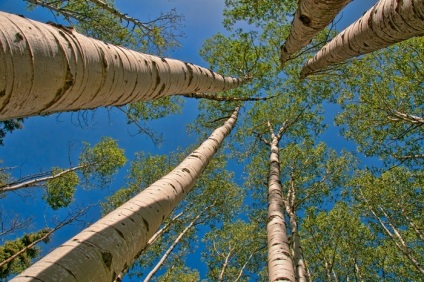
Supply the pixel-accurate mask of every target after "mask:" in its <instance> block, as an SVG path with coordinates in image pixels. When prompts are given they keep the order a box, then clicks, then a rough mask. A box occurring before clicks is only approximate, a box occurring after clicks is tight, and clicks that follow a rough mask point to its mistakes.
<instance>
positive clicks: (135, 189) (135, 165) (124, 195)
mask: <svg viewBox="0 0 424 282" xmlns="http://www.w3.org/2000/svg"><path fill="white" fill-rule="evenodd" d="M176 158H177V155H175V154H171V155H169V156H153V155H151V154H145V153H143V152H140V153H137V154H136V155H135V159H134V161H132V163H131V167H130V171H129V175H128V176H127V178H128V184H127V187H123V188H121V189H119V190H118V191H116V192H115V194H113V195H111V196H109V197H107V199H106V201H105V202H103V203H101V204H100V205H101V207H102V214H103V215H105V214H108V213H109V212H111V211H113V210H114V209H116V208H117V207H119V206H120V205H122V204H123V203H125V202H126V201H128V200H130V199H131V198H132V197H134V196H135V195H137V194H138V193H140V192H141V191H142V190H144V189H145V188H147V187H149V185H150V184H152V183H153V182H155V181H156V180H158V179H160V178H161V177H162V176H164V175H166V174H167V173H168V172H170V171H171V170H172V168H173V167H174V166H175V165H176V163H175V160H176Z"/></svg>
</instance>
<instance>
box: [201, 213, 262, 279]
mask: <svg viewBox="0 0 424 282" xmlns="http://www.w3.org/2000/svg"><path fill="white" fill-rule="evenodd" d="M258 228H259V226H258V225H257V224H256V223H254V222H250V223H247V222H244V221H241V220H238V221H235V222H232V223H230V222H228V223H225V224H224V225H222V226H221V227H220V228H219V229H218V228H217V229H212V230H211V231H209V232H208V233H207V234H206V235H205V236H204V238H203V239H202V241H203V242H204V244H205V246H206V248H205V251H204V252H203V254H202V258H203V260H204V261H205V262H206V263H207V264H208V266H209V271H208V273H207V277H208V279H209V280H210V281H218V278H219V277H220V275H222V277H221V278H222V279H223V280H221V281H235V280H236V279H237V278H238V277H239V276H240V278H239V280H238V281H250V278H252V279H255V281H262V280H261V279H260V276H259V274H260V272H261V271H262V269H263V268H264V266H265V264H266V234H265V233H264V232H258ZM225 264H227V265H225ZM224 265H225V267H224ZM221 273H222V274H221Z"/></svg>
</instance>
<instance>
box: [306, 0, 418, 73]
mask: <svg viewBox="0 0 424 282" xmlns="http://www.w3.org/2000/svg"><path fill="white" fill-rule="evenodd" d="M421 35H424V1H422V0H380V1H379V2H377V4H375V5H374V6H373V7H372V8H371V9H370V10H368V11H367V12H366V13H365V14H364V15H363V16H362V17H361V18H360V19H358V20H357V21H356V22H354V23H353V24H352V25H350V26H349V27H347V28H346V29H345V30H343V31H342V32H341V33H340V34H338V35H337V36H336V37H335V38H334V39H333V40H331V41H330V42H329V43H328V44H326V45H325V46H324V47H323V48H322V49H321V50H320V51H319V52H318V53H317V54H316V55H315V57H313V58H312V59H310V60H309V61H308V62H307V63H306V65H305V66H304V67H303V69H302V71H301V74H300V77H301V78H305V77H306V76H308V75H310V74H312V73H316V72H318V71H320V70H322V69H324V68H326V67H328V66H329V65H332V64H336V63H341V62H343V61H345V60H347V59H349V58H352V57H355V56H359V55H362V54H366V53H370V52H373V51H376V50H379V49H382V48H385V47H387V46H390V45H392V44H395V43H398V42H401V41H403V40H406V39H408V38H411V37H414V36H421Z"/></svg>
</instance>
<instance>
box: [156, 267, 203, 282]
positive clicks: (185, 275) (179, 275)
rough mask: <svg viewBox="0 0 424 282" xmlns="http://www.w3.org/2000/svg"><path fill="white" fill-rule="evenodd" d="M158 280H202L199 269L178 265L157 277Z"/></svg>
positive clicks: (192, 281) (196, 281) (186, 281)
mask: <svg viewBox="0 0 424 282" xmlns="http://www.w3.org/2000/svg"><path fill="white" fill-rule="evenodd" d="M157 281H158V282H167V281H184V282H198V281H200V275H199V271H197V270H196V269H190V268H188V267H183V266H177V267H172V268H170V269H169V270H168V271H166V273H165V274H163V275H162V276H160V277H159V278H158V279H157Z"/></svg>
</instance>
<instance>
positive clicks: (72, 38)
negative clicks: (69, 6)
mask: <svg viewBox="0 0 424 282" xmlns="http://www.w3.org/2000/svg"><path fill="white" fill-rule="evenodd" d="M0 46H1V47H0V64H1V66H2V67H1V68H0V78H1V79H0V120H7V119H11V118H16V117H24V116H30V115H40V114H49V113H54V112H62V111H75V110H80V109H92V108H96V107H101V106H111V105H124V104H127V103H132V102H136V101H145V100H151V99H156V98H160V97H163V96H167V95H174V94H186V93H192V92H219V91H225V90H228V89H231V88H235V87H237V86H239V85H241V83H243V81H244V80H243V79H236V78H230V77H224V76H222V75H219V74H216V73H213V72H212V71H210V70H208V69H205V68H201V67H199V66H195V65H193V64H190V63H185V62H181V61H177V60H173V59H164V58H159V57H155V56H150V55H146V54H142V53H138V52H135V51H131V50H128V49H126V48H124V47H120V46H114V45H110V44H107V43H104V42H102V41H98V40H95V39H92V38H89V37H86V36H83V35H81V34H79V33H77V32H76V31H75V30H73V29H70V28H66V27H62V26H53V25H49V24H43V23H39V22H36V21H32V20H28V19H25V18H22V17H20V16H16V15H11V14H7V13H3V12H0Z"/></svg>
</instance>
